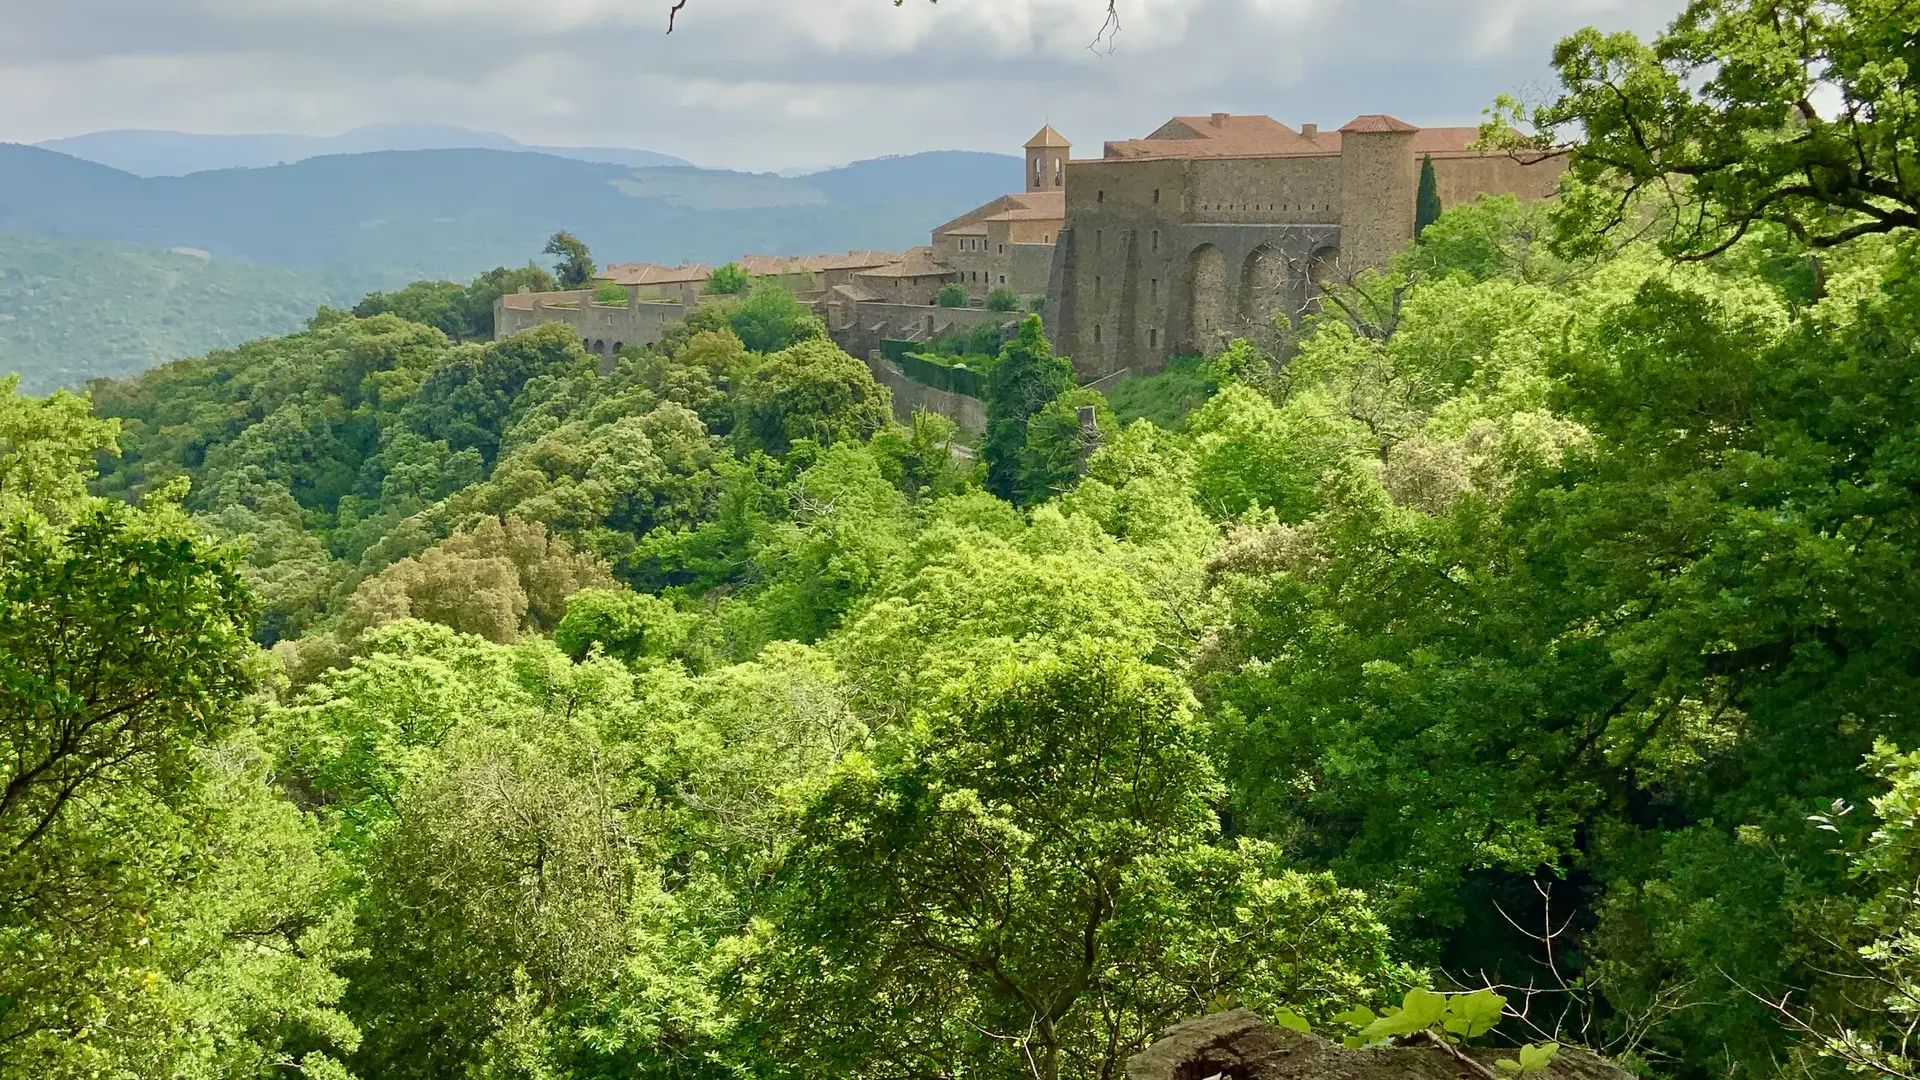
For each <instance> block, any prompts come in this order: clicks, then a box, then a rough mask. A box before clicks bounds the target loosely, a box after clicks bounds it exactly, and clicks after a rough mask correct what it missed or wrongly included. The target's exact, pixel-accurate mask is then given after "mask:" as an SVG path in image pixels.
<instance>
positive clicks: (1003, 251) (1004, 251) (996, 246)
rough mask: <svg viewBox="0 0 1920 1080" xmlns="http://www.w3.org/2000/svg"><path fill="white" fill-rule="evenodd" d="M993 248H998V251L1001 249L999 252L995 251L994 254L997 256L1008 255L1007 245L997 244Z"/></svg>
mask: <svg viewBox="0 0 1920 1080" xmlns="http://www.w3.org/2000/svg"><path fill="white" fill-rule="evenodd" d="M993 246H994V247H995V248H997V249H999V250H997V251H995V252H994V254H995V255H1005V254H1006V253H1007V245H1005V244H995V245H993Z"/></svg>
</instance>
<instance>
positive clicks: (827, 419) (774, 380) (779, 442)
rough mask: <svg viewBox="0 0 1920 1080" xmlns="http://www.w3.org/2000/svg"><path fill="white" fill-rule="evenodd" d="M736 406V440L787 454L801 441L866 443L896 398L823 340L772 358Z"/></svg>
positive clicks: (749, 381) (888, 417) (745, 386)
mask: <svg viewBox="0 0 1920 1080" xmlns="http://www.w3.org/2000/svg"><path fill="white" fill-rule="evenodd" d="M736 400H737V404H736V406H735V409H736V417H735V427H734V433H735V435H736V437H738V438H741V439H745V440H748V441H749V442H748V445H751V446H756V447H759V448H761V449H763V450H766V451H767V452H768V453H772V454H784V453H786V452H787V449H788V447H790V446H792V445H793V443H794V441H795V440H798V439H808V440H811V441H813V442H814V443H816V444H818V445H821V446H828V445H832V444H834V443H836V442H844V441H856V442H857V441H862V440H865V439H866V438H868V437H869V436H871V435H872V434H873V433H874V432H876V431H878V430H880V429H881V428H882V427H884V426H886V424H887V423H888V421H889V420H891V419H892V404H891V402H892V395H891V394H889V393H888V392H887V388H886V387H884V386H881V385H880V384H879V383H877V382H875V381H874V379H873V373H872V372H870V371H868V370H867V365H865V364H863V363H861V362H860V361H858V360H855V359H854V358H853V357H851V356H848V355H847V354H846V353H845V352H842V351H841V349H840V347H839V346H837V345H835V344H833V343H832V342H830V341H823V340H819V339H811V340H805V341H802V342H800V343H799V344H797V345H792V346H789V347H787V348H784V349H781V350H780V351H779V352H776V353H773V354H772V355H770V356H768V357H767V358H766V360H765V361H764V362H762V363H761V364H760V365H759V366H758V367H756V368H754V369H753V372H752V374H750V375H748V376H747V378H746V381H745V382H744V384H743V385H742V386H741V387H740V393H739V396H738V398H737V399H736Z"/></svg>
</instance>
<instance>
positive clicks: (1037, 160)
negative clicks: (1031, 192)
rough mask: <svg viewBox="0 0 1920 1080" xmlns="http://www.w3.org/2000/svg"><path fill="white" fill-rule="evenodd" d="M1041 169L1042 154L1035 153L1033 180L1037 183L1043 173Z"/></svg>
mask: <svg viewBox="0 0 1920 1080" xmlns="http://www.w3.org/2000/svg"><path fill="white" fill-rule="evenodd" d="M1040 169H1041V162H1040V155H1039V154H1035V155H1033V181H1034V183H1036V184H1037V183H1039V182H1040V179H1041V175H1042V174H1041V172H1040Z"/></svg>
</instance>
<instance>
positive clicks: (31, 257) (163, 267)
mask: <svg viewBox="0 0 1920 1080" xmlns="http://www.w3.org/2000/svg"><path fill="white" fill-rule="evenodd" d="M357 299H359V297H358V296H357V295H348V296H337V295H335V293H334V291H333V288H332V286H331V285H330V284H329V283H328V282H327V281H326V280H325V279H324V278H323V277H321V276H320V275H319V274H316V273H312V272H303V271H298V270H284V269H280V268H278V267H270V266H260V265H257V264H251V263H242V262H235V261H231V260H226V259H213V258H209V257H206V256H205V255H202V254H195V253H190V252H176V251H161V250H157V249H154V248H145V247H137V246H134V245H130V244H115V243H108V242H105V241H99V240H82V239H71V238H60V237H45V236H34V235H32V234H29V233H18V232H0V377H4V376H6V375H8V374H14V373H17V374H19V375H21V376H22V383H21V389H22V390H23V391H25V392H27V393H35V394H42V393H47V392H49V391H51V390H53V389H55V388H56V387H61V386H67V387H77V386H80V385H82V384H84V383H85V382H86V381H87V380H88V379H93V378H103V377H115V378H117V377H124V376H127V375H133V374H136V373H138V372H140V371H144V370H145V369H147V368H150V367H153V366H154V365H156V364H160V363H164V362H165V361H168V360H173V359H177V358H179V357H183V356H193V355H196V354H199V353H204V352H206V351H208V350H209V349H216V348H226V347H230V346H233V345H238V344H240V343H241V342H243V341H248V340H251V339H253V338H259V337H267V336H270V335H277V334H285V333H288V332H291V331H294V330H298V329H299V328H300V327H301V326H302V325H304V324H305V323H306V321H307V320H308V319H309V318H311V317H312V316H313V313H314V311H315V310H317V309H318V308H319V307H320V306H321V305H322V304H327V303H346V302H350V301H352V300H357Z"/></svg>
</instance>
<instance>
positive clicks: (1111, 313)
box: [495, 113, 1564, 380]
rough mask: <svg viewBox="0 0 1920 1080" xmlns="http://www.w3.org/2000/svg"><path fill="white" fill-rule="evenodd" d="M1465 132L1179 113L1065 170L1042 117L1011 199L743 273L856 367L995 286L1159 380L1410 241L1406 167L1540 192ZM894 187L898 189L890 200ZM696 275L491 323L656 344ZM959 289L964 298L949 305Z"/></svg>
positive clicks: (1303, 306) (1067, 151) (959, 317)
mask: <svg viewBox="0 0 1920 1080" xmlns="http://www.w3.org/2000/svg"><path fill="white" fill-rule="evenodd" d="M1477 135H1478V132H1477V129H1474V128H1417V127H1414V126H1413V125H1411V124H1407V123H1403V122H1401V121H1399V120H1396V119H1394V118H1393V117H1391V116H1382V115H1368V116H1360V117H1356V118H1354V119H1353V120H1352V121H1351V122H1350V123H1348V124H1347V125H1346V126H1345V127H1342V128H1341V129H1340V130H1338V131H1322V130H1320V129H1319V128H1317V127H1316V126H1315V125H1313V124H1304V125H1302V126H1301V127H1300V128H1299V129H1298V130H1295V129H1293V128H1290V127H1288V126H1287V125H1285V124H1282V123H1280V122H1279V121H1277V120H1274V119H1273V118H1271V117H1267V116H1230V115H1228V114H1226V113H1214V114H1212V115H1211V116H1179V117H1175V118H1173V119H1172V120H1169V121H1167V122H1166V123H1165V124H1162V125H1161V126H1160V127H1159V129H1157V130H1156V131H1154V132H1153V133H1152V134H1151V135H1148V136H1147V137H1146V138H1144V139H1127V140H1122V141H1118V142H1109V143H1106V144H1105V146H1104V148H1103V150H1102V154H1101V156H1100V157H1098V158H1091V159H1083V160H1073V158H1072V157H1071V151H1072V147H1071V145H1070V144H1069V143H1068V142H1067V140H1066V138H1065V137H1063V136H1062V135H1061V134H1060V133H1059V132H1058V131H1055V130H1054V129H1053V128H1052V127H1051V126H1048V127H1043V128H1041V129H1040V131H1039V132H1037V133H1036V134H1035V135H1034V136H1033V138H1031V139H1029V140H1027V143H1026V146H1025V148H1024V150H1025V183H1024V187H1025V190H1024V191H1020V192H1015V193H1011V194H1008V195H1004V196H1002V197H1000V198H998V199H995V200H993V201H992V202H989V203H987V204H986V205H984V206H981V207H979V208H977V209H975V210H972V211H970V212H968V213H966V214H962V215H961V216H960V217H957V218H955V219H953V220H952V221H949V222H946V223H945V224H942V225H939V226H937V227H935V228H934V229H933V230H931V235H930V237H929V240H930V242H929V243H928V244H927V245H926V246H924V247H916V248H912V249H910V250H908V251H905V252H900V253H893V252H879V251H850V252H848V253H846V254H845V255H809V256H766V255H749V256H746V257H743V258H741V259H740V260H738V263H739V265H740V267H741V269H743V270H745V271H746V272H747V273H748V274H749V275H750V276H752V277H753V278H754V279H756V280H759V281H775V282H778V283H780V284H782V285H785V286H786V287H787V288H789V289H791V290H792V291H793V293H794V295H795V296H797V297H798V298H799V299H801V300H802V301H805V302H806V303H808V304H810V305H812V307H813V309H814V310H815V311H816V312H817V313H818V314H819V315H820V316H821V317H822V318H823V319H824V320H825V322H826V324H827V329H828V331H829V332H830V333H831V334H832V335H833V338H834V340H835V341H836V342H838V343H839V344H840V346H841V347H842V348H844V349H846V350H847V351H848V352H851V353H853V354H854V355H856V356H868V355H869V354H872V353H874V352H876V351H878V350H880V349H882V348H883V345H884V343H886V342H889V341H891V342H895V343H899V342H909V343H912V342H925V341H929V340H931V339H933V338H936V337H940V336H942V335H946V334H952V333H962V334H964V333H966V332H968V331H970V330H972V329H973V328H974V327H976V326H978V325H980V324H981V323H991V324H998V325H1001V326H1002V327H1003V329H1004V328H1005V327H1007V326H1010V325H1011V324H1012V323H1014V322H1016V321H1017V320H1018V319H1019V318H1020V317H1021V313H1020V312H1018V311H1014V312H992V311H988V310H986V307H985V305H986V302H987V299H988V297H989V296H990V295H991V294H992V293H993V292H995V291H996V290H1000V289H1005V290H1008V291H1011V292H1012V293H1013V294H1015V296H1016V297H1017V298H1018V300H1019V302H1020V303H1019V306H1020V307H1021V308H1023V309H1028V310H1033V309H1038V310H1041V311H1042V314H1043V317H1044V318H1045V320H1046V323H1047V332H1048V334H1049V335H1050V336H1051V337H1052V339H1053V344H1054V349H1055V350H1056V351H1057V352H1060V353H1064V354H1066V355H1068V356H1071V357H1072V358H1073V361H1074V366H1075V367H1076V368H1077V369H1078V371H1079V373H1080V375H1081V377H1082V378H1083V379H1086V380H1093V379H1099V378H1105V377H1108V376H1113V375H1117V374H1118V373H1120V372H1122V371H1130V372H1136V373H1146V372H1153V371H1158V370H1159V369H1160V367H1161V366H1162V365H1163V364H1165V363H1166V361H1167V359H1168V358H1169V357H1171V356H1176V355H1182V354H1193V353H1206V352H1212V351H1216V350H1217V349H1218V348H1219V347H1220V346H1221V345H1222V344H1223V343H1224V342H1225V340H1226V339H1227V338H1229V337H1231V336H1233V335H1235V334H1236V333H1240V332H1243V331H1244V329H1245V328H1246V327H1247V326H1248V325H1249V324H1250V323H1267V322H1268V321H1269V320H1271V319H1272V318H1274V317H1275V315H1276V314H1278V315H1280V316H1282V317H1287V318H1294V317H1297V316H1298V315H1299V314H1301V313H1303V312H1305V311H1307V310H1309V309H1310V306H1311V305H1312V304H1313V302H1314V299H1315V297H1316V296H1317V295H1318V291H1319V288H1320V285H1321V283H1322V282H1324V281H1327V280H1338V279H1344V278H1346V277H1349V276H1351V275H1353V274H1355V273H1357V272H1358V271H1360V270H1362V269H1365V268H1367V267H1371V266H1378V265H1380V264H1381V263H1383V262H1385V261H1387V260H1388V259H1391V258H1392V257H1393V256H1394V254H1395V253H1397V252H1399V251H1400V250H1401V249H1402V248H1404V247H1405V246H1406V245H1407V244H1408V243H1409V242H1410V241H1411V240H1412V239H1413V233H1414V218H1415V204H1416V202H1417V197H1418V192H1419V184H1420V173H1421V170H1422V166H1423V163H1426V162H1431V163H1432V166H1433V172H1434V179H1435V182H1436V194H1437V195H1438V196H1439V199H1440V203H1441V205H1442V207H1447V206H1453V205H1455V204H1458V203H1461V202H1468V201H1471V200H1472V199H1473V198H1474V197H1475V196H1478V195H1481V194H1491V193H1512V194H1514V195H1517V196H1519V197H1520V198H1522V199H1525V200H1533V199H1539V198H1544V197H1546V196H1548V195H1551V194H1552V193H1553V192H1554V191H1555V190H1556V189H1557V187H1558V185H1559V180H1560V173H1561V171H1562V169H1563V167H1564V163H1563V161H1562V159H1560V158H1557V157H1544V156H1541V157H1535V158H1520V157H1515V156H1512V155H1509V154H1506V153H1498V152H1485V151H1479V150H1474V149H1472V148H1471V146H1472V143H1473V141H1474V140H1475V138H1476V137H1477ZM902 194H910V193H906V192H903V193H902ZM711 273H712V268H711V267H708V266H694V265H688V266H677V267H666V266H656V265H654V264H651V263H622V264H616V265H613V266H609V267H607V268H606V270H605V271H604V272H603V273H602V275H601V277H600V278H599V283H601V284H614V285H619V286H621V287H622V288H624V289H625V290H626V292H627V301H626V303H624V304H612V305H608V304H601V303H596V302H595V300H594V295H595V294H594V293H592V292H567V293H544V294H520V295H517V296H507V297H502V298H501V300H500V302H499V304H498V306H497V307H496V309H495V322H496V325H497V326H498V332H499V333H501V334H503V335H504V334H510V333H514V332H516V331H518V330H523V329H526V328H527V327H529V326H534V325H538V324H540V323H545V322H564V323H566V324H567V325H569V326H571V327H573V328H574V330H575V331H576V332H578V333H579V334H580V338H581V343H582V344H583V345H585V346H586V347H587V349H588V350H589V351H592V352H596V353H599V354H600V355H602V356H603V357H607V358H609V359H610V358H611V357H612V356H613V355H615V354H617V353H618V352H619V350H620V348H621V347H622V346H626V345H647V344H651V343H653V342H657V341H659V340H660V338H661V336H662V335H663V334H664V333H665V332H666V330H667V328H668V327H670V326H671V325H673V324H674V323H675V322H677V321H679V320H680V319H682V318H684V317H685V316H686V314H687V313H688V312H689V311H691V310H692V309H693V307H694V306H695V305H698V304H700V303H703V302H706V301H708V300H710V299H712V298H711V297H707V296H703V295H702V288H703V286H704V285H705V283H706V281H707V279H708V276H709V275H710V274H711ZM953 284H958V285H960V286H961V287H962V288H963V289H964V290H965V293H966V299H967V306H965V307H958V308H948V307H941V306H939V304H938V302H937V300H938V296H939V294H940V291H941V290H942V288H944V287H946V286H949V285H953Z"/></svg>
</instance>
